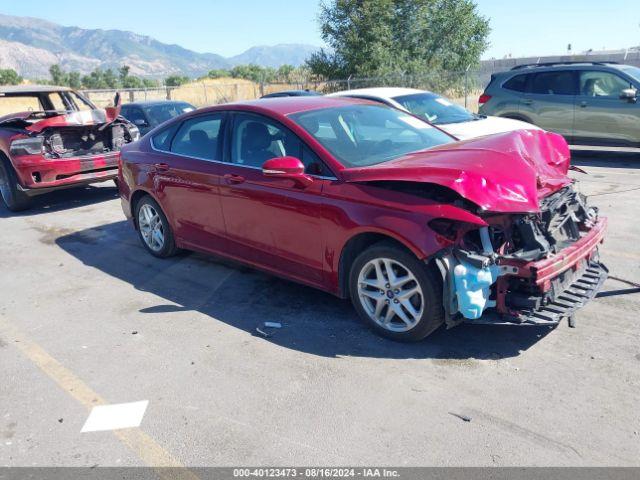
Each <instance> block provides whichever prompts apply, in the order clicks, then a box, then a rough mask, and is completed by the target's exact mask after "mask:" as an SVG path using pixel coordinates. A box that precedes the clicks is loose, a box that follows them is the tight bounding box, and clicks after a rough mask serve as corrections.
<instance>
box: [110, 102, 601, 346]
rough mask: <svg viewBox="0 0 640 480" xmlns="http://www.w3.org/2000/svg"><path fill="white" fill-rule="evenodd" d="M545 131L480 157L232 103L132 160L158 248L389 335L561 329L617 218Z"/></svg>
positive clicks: (394, 131) (145, 231) (302, 107)
mask: <svg viewBox="0 0 640 480" xmlns="http://www.w3.org/2000/svg"><path fill="white" fill-rule="evenodd" d="M569 161H570V155H569V150H568V147H567V144H566V142H565V141H564V139H563V138H562V137H561V136H559V135H556V134H553V133H548V132H544V131H541V130H526V131H517V132H510V133H503V134H497V135H492V136H487V137H483V138H481V139H475V140H468V141H464V142H458V141H455V139H453V138H452V137H451V136H449V135H448V134H446V133H445V132H443V131H441V130H439V129H438V128H436V127H434V126H432V125H430V124H428V123H426V122H424V121H422V120H420V119H419V118H416V117H414V116H412V115H409V114H407V113H405V112H403V111H400V110H397V109H394V108H390V107H387V106H385V105H380V104H375V103H372V102H368V101H361V100H355V99H345V98H327V97H317V98H311V97H306V98H282V99H277V100H276V99H274V100H271V101H269V102H265V101H262V100H257V101H253V102H246V103H236V104H230V105H218V106H214V107H209V108H205V109H201V110H198V111H196V112H191V113H190V114H187V115H185V116H182V117H180V118H178V119H174V120H173V121H170V122H168V123H166V124H164V125H163V126H162V127H160V128H157V129H155V130H153V131H152V132H150V133H149V134H148V135H146V136H145V137H144V138H143V139H142V140H141V141H139V142H136V143H133V144H131V145H127V146H126V147H125V148H124V149H123V152H122V168H121V170H120V176H119V179H120V182H119V183H120V195H121V199H122V205H123V210H124V213H125V215H126V216H127V217H128V218H130V219H132V220H133V225H134V227H135V228H136V229H137V231H138V233H139V237H140V240H141V242H142V245H143V246H144V248H146V250H147V251H148V252H149V253H151V254H152V255H154V256H156V257H168V256H171V255H173V254H174V253H175V252H176V250H177V249H179V248H184V249H189V250H198V251H202V252H207V253H212V254H217V255H221V256H223V257H228V258H231V259H235V260H238V261H241V262H244V263H247V264H249V265H252V266H255V267H257V268H260V269H263V270H265V271H267V272H271V273H274V274H276V275H280V276H283V277H286V278H289V279H291V280H294V281H297V282H300V283H304V284H307V285H311V286H313V287H316V288H319V289H322V290H326V291H328V292H331V293H332V294H334V295H337V296H339V297H342V298H347V297H350V298H351V300H352V302H353V304H354V306H355V308H356V310H357V311H358V313H359V314H360V316H361V317H362V318H363V319H364V320H365V321H366V322H367V323H368V324H369V325H370V326H371V327H372V328H373V329H375V330H376V331H377V332H379V333H380V334H382V335H385V336H387V337H390V338H392V339H396V340H419V339H422V338H424V337H425V336H426V335H428V334H429V333H431V332H433V331H434V330H435V329H436V328H438V327H439V326H440V325H442V324H443V323H446V324H447V326H453V325H456V324H457V323H460V322H462V321H468V322H473V323H514V324H532V325H554V324H557V323H558V322H559V321H560V320H561V319H562V318H564V317H571V316H572V315H573V314H574V312H575V310H576V309H577V308H579V307H580V306H582V305H583V304H584V303H585V302H586V301H587V300H589V299H590V298H591V297H593V296H594V295H595V293H596V292H597V291H598V289H599V288H600V286H601V284H602V282H603V281H604V279H605V277H606V269H605V268H604V266H602V265H601V264H600V263H599V260H598V245H599V244H600V243H601V242H602V241H603V238H604V234H605V228H606V223H607V222H606V219H605V218H601V217H599V216H598V210H597V209H596V208H594V207H589V206H587V203H586V199H585V198H584V196H582V195H581V194H579V193H578V192H577V191H576V190H575V189H574V187H573V182H572V180H571V179H570V178H569V177H568V176H567V170H568V168H569Z"/></svg>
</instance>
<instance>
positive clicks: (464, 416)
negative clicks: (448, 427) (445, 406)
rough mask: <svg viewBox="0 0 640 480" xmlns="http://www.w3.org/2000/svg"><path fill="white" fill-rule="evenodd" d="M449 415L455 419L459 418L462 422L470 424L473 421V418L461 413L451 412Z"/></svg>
mask: <svg viewBox="0 0 640 480" xmlns="http://www.w3.org/2000/svg"><path fill="white" fill-rule="evenodd" d="M449 415H453V416H454V417H456V418H459V419H460V420H463V421H465V422H470V421H471V417H468V416H466V415H462V414H460V413H453V412H449Z"/></svg>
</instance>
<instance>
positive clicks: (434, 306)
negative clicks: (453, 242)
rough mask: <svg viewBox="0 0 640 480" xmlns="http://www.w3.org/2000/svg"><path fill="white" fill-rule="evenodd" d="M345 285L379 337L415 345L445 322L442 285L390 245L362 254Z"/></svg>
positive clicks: (424, 269) (418, 261)
mask: <svg viewBox="0 0 640 480" xmlns="http://www.w3.org/2000/svg"><path fill="white" fill-rule="evenodd" d="M349 280H350V281H349V286H350V293H351V301H352V302H353V305H354V307H355V309H356V311H357V312H358V314H359V315H360V317H361V318H362V319H363V320H364V321H365V322H366V323H367V324H368V325H369V326H370V327H371V328H372V329H373V330H375V331H376V332H378V333H379V334H380V335H382V336H384V337H387V338H390V339H393V340H398V341H404V342H415V341H419V340H422V339H423V338H425V337H426V336H427V335H429V334H430V333H432V332H433V331H434V330H436V329H437V328H438V327H439V326H440V325H442V323H443V322H444V308H443V305H442V281H441V280H440V278H439V277H438V276H437V275H436V274H435V273H434V272H433V271H432V270H431V269H430V268H428V267H427V265H425V264H424V263H423V262H421V261H420V260H418V259H417V258H416V257H415V256H413V255H412V254H411V253H409V252H407V251H405V250H403V249H401V248H398V247H396V246H395V245H393V244H390V243H386V242H382V243H379V244H376V245H374V246H372V247H370V248H368V249H367V250H365V251H364V252H362V253H361V254H360V255H359V256H358V257H357V258H356V260H355V262H354V263H353V266H352V268H351V274H350V278H349Z"/></svg>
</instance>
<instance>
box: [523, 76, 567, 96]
mask: <svg viewBox="0 0 640 480" xmlns="http://www.w3.org/2000/svg"><path fill="white" fill-rule="evenodd" d="M531 93H537V94H543V95H575V94H576V85H575V77H574V75H573V72H571V71H563V72H542V73H537V74H536V75H535V76H534V77H533V82H532V84H531Z"/></svg>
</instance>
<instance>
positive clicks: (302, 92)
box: [262, 90, 322, 98]
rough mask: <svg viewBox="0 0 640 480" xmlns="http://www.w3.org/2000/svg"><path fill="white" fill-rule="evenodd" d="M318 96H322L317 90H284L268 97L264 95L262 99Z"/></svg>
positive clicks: (269, 94)
mask: <svg viewBox="0 0 640 480" xmlns="http://www.w3.org/2000/svg"><path fill="white" fill-rule="evenodd" d="M318 95H322V94H321V93H320V92H316V91H315V90H283V91H280V92H271V93H268V94H266V95H263V96H262V98H277V97H285V96H289V97H315V96H318Z"/></svg>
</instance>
